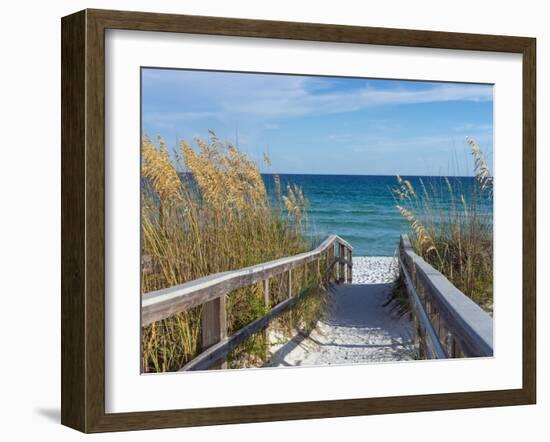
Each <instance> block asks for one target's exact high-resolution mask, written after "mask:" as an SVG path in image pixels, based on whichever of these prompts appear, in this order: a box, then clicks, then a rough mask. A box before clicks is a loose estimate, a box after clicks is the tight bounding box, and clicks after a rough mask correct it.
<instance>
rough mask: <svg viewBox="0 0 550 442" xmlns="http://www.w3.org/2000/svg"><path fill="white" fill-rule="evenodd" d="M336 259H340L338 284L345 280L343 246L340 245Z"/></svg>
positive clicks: (344, 250) (344, 248)
mask: <svg viewBox="0 0 550 442" xmlns="http://www.w3.org/2000/svg"><path fill="white" fill-rule="evenodd" d="M338 257H339V258H340V260H339V262H340V266H339V270H338V272H339V278H338V282H344V281H345V278H346V247H345V246H344V244H341V243H340V245H339V247H338Z"/></svg>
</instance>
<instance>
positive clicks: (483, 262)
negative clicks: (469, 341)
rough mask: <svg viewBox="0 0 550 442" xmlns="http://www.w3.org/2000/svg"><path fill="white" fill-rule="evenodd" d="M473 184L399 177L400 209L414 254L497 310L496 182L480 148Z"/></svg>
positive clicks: (489, 308)
mask: <svg viewBox="0 0 550 442" xmlns="http://www.w3.org/2000/svg"><path fill="white" fill-rule="evenodd" d="M468 143H469V144H470V148H471V153H472V155H473V157H474V161H475V171H474V175H475V180H474V184H473V185H471V181H469V182H468V183H465V182H463V180H460V179H459V178H443V179H442V180H439V181H438V182H435V181H434V180H430V181H429V182H425V181H423V180H422V179H420V188H414V187H413V185H412V184H411V182H410V181H408V180H405V179H402V178H401V177H399V176H398V177H397V185H396V186H395V187H394V188H393V189H392V191H393V195H394V198H395V200H396V206H397V209H398V210H399V211H400V213H401V215H402V216H403V217H404V218H405V219H406V220H407V221H408V222H409V225H410V235H409V236H410V239H411V244H412V246H413V248H414V250H415V252H416V253H417V254H418V255H420V256H422V257H423V258H424V259H425V260H426V261H427V262H429V263H430V264H431V265H432V266H434V267H435V268H436V269H437V270H439V271H440V272H441V273H443V274H444V275H445V276H446V277H447V278H448V279H449V280H450V281H451V282H452V283H453V284H454V285H455V286H456V287H457V288H458V289H460V290H461V291H462V292H463V293H465V294H466V295H467V296H469V297H470V298H471V299H472V300H474V301H475V302H476V303H478V304H479V305H480V306H481V307H482V308H483V309H484V310H486V311H492V308H493V214H492V198H493V178H492V176H491V173H490V171H489V168H488V167H487V163H486V161H485V158H484V156H483V153H482V151H481V149H480V148H479V146H478V144H477V143H476V142H475V141H474V140H472V139H468Z"/></svg>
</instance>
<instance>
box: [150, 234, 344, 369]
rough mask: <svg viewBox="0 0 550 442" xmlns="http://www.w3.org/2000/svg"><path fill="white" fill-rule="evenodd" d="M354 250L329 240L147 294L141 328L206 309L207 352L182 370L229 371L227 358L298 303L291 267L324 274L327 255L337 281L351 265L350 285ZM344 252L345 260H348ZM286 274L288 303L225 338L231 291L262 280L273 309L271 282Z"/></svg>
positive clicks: (266, 300) (204, 344) (203, 319)
mask: <svg viewBox="0 0 550 442" xmlns="http://www.w3.org/2000/svg"><path fill="white" fill-rule="evenodd" d="M335 244H337V245H338V246H339V247H338V249H339V255H338V256H335V254H334V245H335ZM331 247H332V250H331ZM352 250H353V248H352V247H351V245H350V244H349V243H347V242H346V241H344V240H343V239H342V238H340V237H339V236H337V235H330V236H329V237H328V238H327V239H325V240H324V241H323V242H322V243H321V245H319V247H317V248H315V249H314V250H311V251H309V252H305V253H300V254H299V255H296V256H292V257H287V258H281V259H276V260H274V261H269V262H266V263H263V264H257V265H253V266H250V267H245V268H243V269H239V270H233V271H228V272H222V273H216V274H213V275H209V276H206V277H204V278H200V279H197V280H194V281H189V282H187V283H185V284H180V285H177V286H174V287H170V288H168V289H163V290H157V291H155V292H150V293H146V294H144V295H143V297H142V316H141V321H142V326H145V325H148V324H151V323H152V322H155V321H158V320H161V319H165V318H168V317H169V316H172V315H173V314H176V313H179V312H183V311H185V310H187V309H190V308H192V307H195V306H198V305H201V304H204V305H203V308H202V312H201V340H202V341H201V346H202V350H203V351H202V353H200V354H199V355H198V356H197V357H195V358H194V359H192V360H191V361H189V362H188V363H187V364H186V365H185V366H184V367H182V368H181V370H200V369H207V368H225V367H226V366H227V362H226V358H227V355H228V354H229V352H230V351H232V350H233V349H235V348H236V347H237V346H238V345H239V344H240V343H241V342H243V341H244V340H245V339H247V338H248V337H249V336H251V335H253V334H254V333H257V332H258V331H260V330H262V329H264V328H265V327H267V326H268V325H269V323H270V322H271V321H273V320H274V319H275V318H276V317H278V316H279V315H280V314H281V313H283V312H284V311H286V310H287V309H289V308H291V307H292V306H293V305H294V304H295V303H296V302H297V299H298V298H299V296H300V295H301V293H297V294H296V296H295V294H294V293H293V290H292V269H293V268H295V267H297V266H299V265H305V267H304V274H307V264H308V263H309V262H312V261H317V273H318V274H320V267H319V263H320V259H321V254H322V253H325V252H326V255H327V260H326V261H327V272H328V273H329V274H331V273H332V271H333V270H332V269H333V267H334V265H335V264H336V263H338V264H339V265H338V267H337V272H338V277H337V278H336V281H337V282H343V281H344V280H345V273H346V272H345V267H346V266H347V267H348V272H347V277H348V281H350V282H351V272H352V262H351V261H352V260H351V257H352ZM346 252H347V256H348V258H347V259H346V257H345V256H346ZM285 272H286V273H287V275H288V283H287V289H288V298H287V299H285V300H284V301H282V302H280V303H278V304H277V305H276V306H274V307H273V308H271V309H270V311H269V312H268V313H267V314H265V315H264V316H262V317H260V318H258V319H256V320H254V321H252V322H251V323H250V324H248V325H246V326H245V327H243V328H241V329H240V330H237V331H236V332H235V333H234V334H233V335H232V336H227V320H226V315H227V312H226V298H227V295H228V294H229V293H230V292H231V291H233V290H236V289H239V288H242V287H247V286H250V285H252V284H256V283H258V282H260V281H264V284H263V286H264V303H265V306H266V307H269V306H270V301H269V297H270V295H269V279H270V278H271V277H273V276H277V275H280V274H282V273H285ZM330 279H331V277H330V276H329V278H328V280H329V281H330Z"/></svg>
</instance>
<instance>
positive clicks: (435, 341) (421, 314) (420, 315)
mask: <svg viewBox="0 0 550 442" xmlns="http://www.w3.org/2000/svg"><path fill="white" fill-rule="evenodd" d="M399 262H400V265H401V270H402V271H403V276H404V277H405V286H406V288H407V293H408V294H409V299H410V302H411V307H412V308H413V309H414V311H415V312H416V317H417V319H418V321H419V322H420V324H421V326H422V328H423V329H424V333H425V338H426V339H425V343H426V344H427V345H426V346H427V350H428V357H429V359H445V358H446V357H447V355H446V354H445V351H444V350H443V347H442V346H441V342H439V337H438V336H437V333H436V332H435V330H434V327H433V325H432V323H431V322H430V319H429V318H428V314H427V313H426V311H425V310H424V307H423V305H422V302H421V301H420V298H419V297H418V294H417V292H416V289H415V287H414V284H413V281H412V279H411V277H410V275H409V272H408V271H407V269H406V267H405V265H404V263H403V260H402V258H401V256H399Z"/></svg>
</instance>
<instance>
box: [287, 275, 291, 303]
mask: <svg viewBox="0 0 550 442" xmlns="http://www.w3.org/2000/svg"><path fill="white" fill-rule="evenodd" d="M287 274H288V298H289V299H290V298H292V269H288V272H287Z"/></svg>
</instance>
